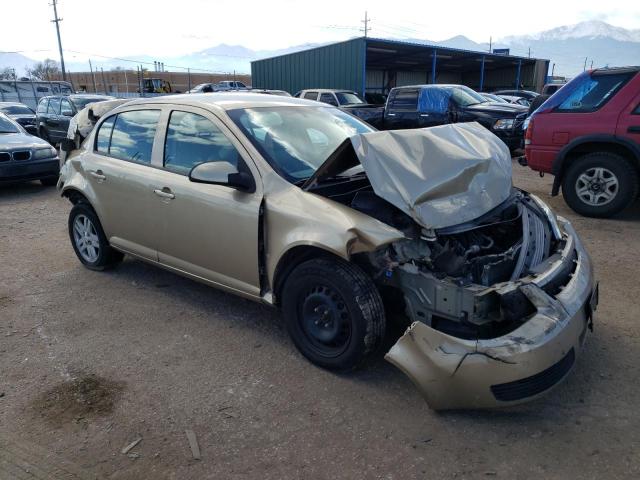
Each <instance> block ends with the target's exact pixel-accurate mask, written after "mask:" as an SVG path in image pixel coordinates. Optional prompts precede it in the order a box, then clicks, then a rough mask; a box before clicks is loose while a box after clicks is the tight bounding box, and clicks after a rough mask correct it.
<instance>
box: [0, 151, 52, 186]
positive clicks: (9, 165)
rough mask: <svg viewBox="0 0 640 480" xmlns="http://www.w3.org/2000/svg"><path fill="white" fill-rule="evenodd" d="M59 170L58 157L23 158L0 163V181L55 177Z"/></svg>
mask: <svg viewBox="0 0 640 480" xmlns="http://www.w3.org/2000/svg"><path fill="white" fill-rule="evenodd" d="M59 172H60V159H59V158H58V157H56V158H53V159H52V158H47V159H44V160H25V161H11V162H6V163H0V182H21V181H28V180H39V179H41V178H55V177H57V176H58V174H59Z"/></svg>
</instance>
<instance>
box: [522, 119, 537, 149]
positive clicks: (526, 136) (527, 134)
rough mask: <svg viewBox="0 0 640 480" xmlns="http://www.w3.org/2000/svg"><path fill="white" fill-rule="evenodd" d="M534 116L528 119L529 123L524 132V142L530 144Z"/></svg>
mask: <svg viewBox="0 0 640 480" xmlns="http://www.w3.org/2000/svg"><path fill="white" fill-rule="evenodd" d="M534 118H535V117H531V118H530V119H529V125H528V126H527V131H526V132H525V134H524V144H525V145H531V139H532V138H533V124H534V120H533V119H534Z"/></svg>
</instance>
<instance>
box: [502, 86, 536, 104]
mask: <svg viewBox="0 0 640 480" xmlns="http://www.w3.org/2000/svg"><path fill="white" fill-rule="evenodd" d="M493 94H494V95H500V96H503V95H506V96H510V97H520V98H526V99H527V100H529V101H531V100H533V99H534V98H536V97H537V96H538V95H539V93H537V92H532V91H531V90H520V89H518V90H509V89H507V90H497V91H495V92H493Z"/></svg>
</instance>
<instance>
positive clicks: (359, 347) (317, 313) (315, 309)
mask: <svg viewBox="0 0 640 480" xmlns="http://www.w3.org/2000/svg"><path fill="white" fill-rule="evenodd" d="M282 306H283V312H284V317H285V322H286V325H287V330H288V331H289V334H290V335H291V338H292V340H293V343H294V344H295V345H296V347H297V348H298V350H300V352H301V353H302V354H303V355H304V356H305V357H307V358H308V359H309V360H310V361H311V362H313V363H315V364H316V365H318V366H320V367H323V368H328V369H332V370H351V369H353V368H356V367H357V366H359V365H360V364H361V363H362V362H363V361H364V360H365V359H366V358H367V357H369V356H370V355H371V354H372V353H373V352H375V350H376V349H377V348H378V347H379V346H380V344H381V343H382V340H383V338H384V332H385V322H386V321H385V316H384V306H383V304H382V299H381V298H380V294H379V293H378V290H377V289H376V286H375V285H374V284H373V282H372V280H371V279H370V278H369V277H368V276H367V275H366V274H365V273H364V272H363V271H362V270H361V269H360V268H358V267H357V266H356V265H353V264H351V263H348V262H345V261H343V260H341V259H337V258H336V259H332V258H316V259H312V260H308V261H306V262H303V263H301V264H300V265H298V266H297V267H296V268H295V269H294V270H293V272H292V273H291V274H290V275H289V277H288V278H287V281H286V283H285V284H284V288H283V296H282Z"/></svg>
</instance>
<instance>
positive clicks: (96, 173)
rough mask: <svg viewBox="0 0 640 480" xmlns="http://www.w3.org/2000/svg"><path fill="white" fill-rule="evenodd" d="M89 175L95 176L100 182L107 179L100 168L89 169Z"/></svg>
mask: <svg viewBox="0 0 640 480" xmlns="http://www.w3.org/2000/svg"><path fill="white" fill-rule="evenodd" d="M89 175H91V176H92V177H93V178H97V179H98V181H100V182H104V181H105V180H106V179H107V176H106V175H104V174H103V173H102V170H96V171H93V170H89Z"/></svg>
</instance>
